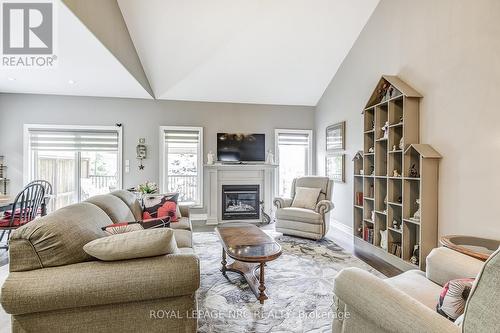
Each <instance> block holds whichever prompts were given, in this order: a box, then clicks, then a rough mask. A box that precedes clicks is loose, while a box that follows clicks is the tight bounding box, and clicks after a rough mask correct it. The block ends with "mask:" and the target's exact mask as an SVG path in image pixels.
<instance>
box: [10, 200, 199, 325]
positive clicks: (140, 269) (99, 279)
mask: <svg viewBox="0 0 500 333" xmlns="http://www.w3.org/2000/svg"><path fill="white" fill-rule="evenodd" d="M141 215H142V212H141V206H140V204H139V202H138V201H137V200H136V198H135V196H134V195H133V194H131V193H129V192H126V191H116V192H113V193H111V194H107V195H99V196H95V197H92V198H90V199H89V200H87V201H86V202H82V203H79V204H75V205H71V206H68V207H64V208H62V209H59V210H57V211H55V212H54V213H52V214H49V215H47V216H45V217H43V218H40V219H38V220H35V221H34V222H31V223H29V224H27V225H25V226H23V227H22V228H19V229H18V230H16V231H15V232H13V234H12V236H11V240H10V262H9V265H10V267H9V268H10V274H9V276H8V278H7V280H6V281H5V283H4V285H3V286H2V292H1V303H2V306H3V308H4V309H5V311H6V312H7V313H9V314H11V315H12V330H13V332H54V331H57V332H91V331H92V332H124V331H127V332H195V331H196V328H197V321H196V319H195V316H194V315H193V314H194V313H193V311H195V310H196V298H195V292H196V290H197V289H198V287H199V284H200V267H199V260H198V257H197V256H196V255H195V254H194V252H193V248H192V247H193V244H192V234H191V224H190V221H189V216H188V211H187V209H182V215H183V217H182V218H181V220H180V221H179V222H177V223H172V224H171V227H172V228H173V229H175V231H174V232H175V238H176V241H177V246H178V247H179V249H180V250H181V251H180V253H179V254H170V255H165V256H157V257H150V258H141V259H133V260H123V261H115V262H103V261H98V260H95V259H93V258H92V257H90V256H89V255H88V254H87V253H85V252H84V251H83V245H85V244H86V243H88V242H89V241H92V240H94V239H97V238H100V237H105V236H106V234H105V233H104V231H102V230H101V228H102V227H104V226H106V225H110V224H112V223H116V222H124V221H134V220H139V219H141Z"/></svg>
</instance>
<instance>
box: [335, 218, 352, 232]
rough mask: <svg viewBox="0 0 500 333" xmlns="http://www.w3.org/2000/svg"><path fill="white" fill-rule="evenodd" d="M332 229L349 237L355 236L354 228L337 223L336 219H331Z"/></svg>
mask: <svg viewBox="0 0 500 333" xmlns="http://www.w3.org/2000/svg"><path fill="white" fill-rule="evenodd" d="M330 227H331V228H335V229H337V230H338V231H340V232H343V233H345V234H347V235H349V236H352V235H353V232H352V226H348V225H347V224H344V223H342V222H340V221H337V220H335V219H332V218H331V219H330Z"/></svg>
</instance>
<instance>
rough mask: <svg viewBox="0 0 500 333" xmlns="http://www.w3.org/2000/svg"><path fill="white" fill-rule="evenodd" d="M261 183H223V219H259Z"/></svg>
mask: <svg viewBox="0 0 500 333" xmlns="http://www.w3.org/2000/svg"><path fill="white" fill-rule="evenodd" d="M259 208H260V189H259V185H222V219H223V220H259V219H260V209H259Z"/></svg>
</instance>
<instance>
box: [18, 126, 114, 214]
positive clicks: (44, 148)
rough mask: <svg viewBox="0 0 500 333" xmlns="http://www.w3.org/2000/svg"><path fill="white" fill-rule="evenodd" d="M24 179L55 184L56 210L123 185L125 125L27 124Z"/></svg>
mask: <svg viewBox="0 0 500 333" xmlns="http://www.w3.org/2000/svg"><path fill="white" fill-rule="evenodd" d="M24 133H25V134H24V135H25V148H24V159H25V161H24V165H25V169H24V181H25V183H28V182H29V181H31V180H35V179H44V180H47V181H49V182H50V183H51V184H52V186H53V192H54V193H53V195H54V197H53V199H52V200H51V203H50V207H49V209H51V210H55V209H59V208H61V207H64V206H67V205H70V204H72V203H76V202H80V201H83V200H86V199H88V198H89V197H91V196H94V195H97V194H104V193H109V192H111V191H114V190H116V189H119V188H121V128H119V127H114V126H95V127H83V126H49V125H25V129H24Z"/></svg>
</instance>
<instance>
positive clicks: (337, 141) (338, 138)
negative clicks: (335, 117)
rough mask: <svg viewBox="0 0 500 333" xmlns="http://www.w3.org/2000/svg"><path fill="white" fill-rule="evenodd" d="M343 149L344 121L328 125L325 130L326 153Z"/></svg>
mask: <svg viewBox="0 0 500 333" xmlns="http://www.w3.org/2000/svg"><path fill="white" fill-rule="evenodd" d="M344 149H345V121H342V122H340V123H336V124H333V125H330V126H328V127H327V128H326V151H327V152H331V151H338V150H344Z"/></svg>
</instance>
